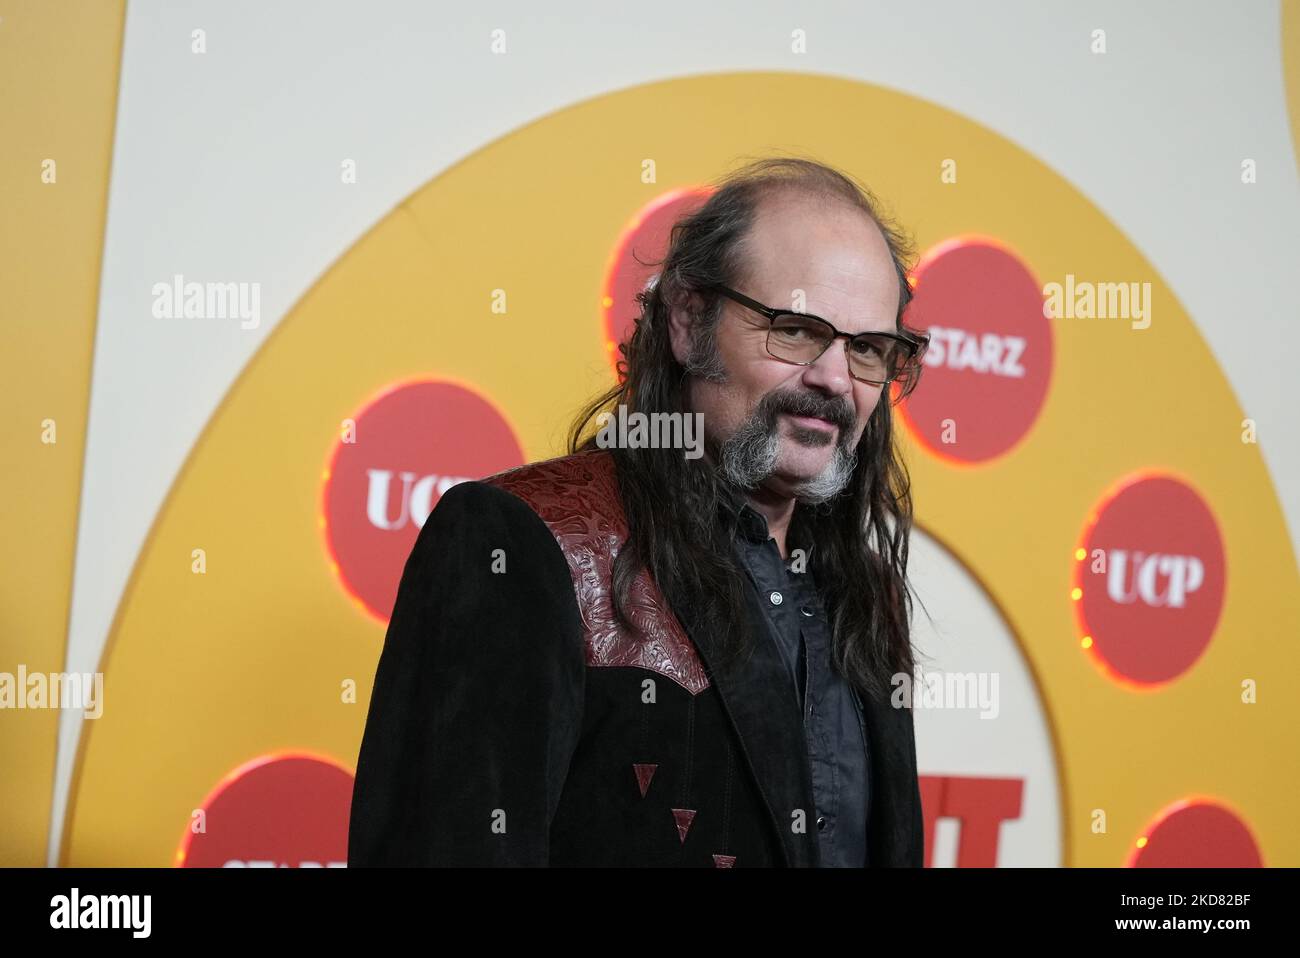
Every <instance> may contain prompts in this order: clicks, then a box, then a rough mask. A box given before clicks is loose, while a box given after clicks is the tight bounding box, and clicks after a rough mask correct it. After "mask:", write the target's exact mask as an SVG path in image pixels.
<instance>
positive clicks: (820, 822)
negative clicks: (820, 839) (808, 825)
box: [817, 815, 826, 832]
mask: <svg viewBox="0 0 1300 958" xmlns="http://www.w3.org/2000/svg"><path fill="white" fill-rule="evenodd" d="M817 831H819V832H824V831H826V816H825V815H818V816H817Z"/></svg>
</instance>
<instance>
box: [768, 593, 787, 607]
mask: <svg viewBox="0 0 1300 958" xmlns="http://www.w3.org/2000/svg"><path fill="white" fill-rule="evenodd" d="M768 598H769V599H771V600H772V604H773V605H780V604H781V603H782V602H784V601H785V599H784V598H783V597H782V595H781V593H780V592H773V593H772V594H771V595H769V596H768Z"/></svg>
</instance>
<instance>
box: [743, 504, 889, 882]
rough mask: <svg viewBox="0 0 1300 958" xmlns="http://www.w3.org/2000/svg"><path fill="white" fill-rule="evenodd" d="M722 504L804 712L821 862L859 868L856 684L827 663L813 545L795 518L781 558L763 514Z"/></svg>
mask: <svg viewBox="0 0 1300 958" xmlns="http://www.w3.org/2000/svg"><path fill="white" fill-rule="evenodd" d="M726 507H727V509H728V511H729V512H730V514H731V518H732V521H733V522H734V523H735V527H736V535H735V539H734V543H735V547H736V553H737V555H738V557H739V558H740V559H741V563H742V565H743V566H744V568H745V570H746V572H747V573H748V576H749V579H750V582H751V583H752V584H753V586H754V588H755V589H757V590H758V595H759V600H760V602H761V603H762V605H763V608H764V609H766V610H767V621H768V623H769V625H770V626H771V629H770V634H771V638H772V641H774V642H775V643H776V644H777V647H778V649H779V650H780V652H781V658H782V659H783V660H784V662H785V664H786V666H787V668H788V669H789V671H790V680H791V682H792V683H793V685H794V689H795V694H796V696H797V698H798V700H799V706H800V708H801V709H802V712H803V718H804V733H805V739H806V741H807V744H808V758H809V763H810V766H811V768H812V782H813V800H814V801H815V802H816V805H817V814H816V819H815V826H813V827H815V828H816V829H817V838H818V844H819V846H820V848H821V864H822V866H823V867H832V868H835V867H838V868H845V867H848V868H860V867H863V866H865V865H866V864H867V862H868V858H867V854H868V849H867V817H868V814H869V808H868V802H869V796H870V784H869V780H868V775H869V770H868V766H869V763H868V757H867V745H866V729H865V728H864V727H863V713H862V706H861V701H860V700H859V698H858V695H857V692H856V690H855V689H854V688H853V687H852V685H851V684H850V683H849V682H848V681H847V680H846V679H844V677H843V676H841V675H840V674H839V673H838V672H837V671H836V670H835V669H834V667H833V666H832V664H831V629H830V624H829V622H828V621H827V617H826V611H825V608H824V606H823V604H822V600H821V596H820V594H819V591H818V587H817V583H816V579H815V577H814V575H813V571H812V570H813V556H812V553H813V545H814V544H813V543H812V542H810V541H808V540H807V539H805V538H801V536H800V529H799V523H798V522H792V523H791V528H790V530H789V532H788V533H787V537H786V541H787V545H788V546H789V552H790V559H788V560H784V561H783V560H782V558H781V553H780V550H779V549H778V548H777V545H776V540H775V539H772V538H771V537H770V536H769V535H768V529H767V520H766V519H764V518H763V516H762V515H761V514H759V513H758V512H757V511H755V510H754V508H753V507H751V506H750V505H749V504H748V503H746V502H744V501H743V500H742V499H741V498H740V497H738V496H733V497H730V498H729V500H728V501H727V502H726ZM797 508H799V507H797V506H796V509H797Z"/></svg>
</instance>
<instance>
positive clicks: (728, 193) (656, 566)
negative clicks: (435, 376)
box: [569, 157, 919, 695]
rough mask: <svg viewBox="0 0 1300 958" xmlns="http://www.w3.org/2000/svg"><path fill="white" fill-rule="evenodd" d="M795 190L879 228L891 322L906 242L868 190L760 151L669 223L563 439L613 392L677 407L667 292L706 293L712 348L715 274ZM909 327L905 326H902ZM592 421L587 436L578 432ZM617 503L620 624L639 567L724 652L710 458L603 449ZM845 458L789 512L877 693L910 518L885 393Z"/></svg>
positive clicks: (682, 397) (738, 633)
mask: <svg viewBox="0 0 1300 958" xmlns="http://www.w3.org/2000/svg"><path fill="white" fill-rule="evenodd" d="M790 189H795V190H801V191H803V192H804V193H805V194H811V195H813V196H815V197H818V198H830V199H833V200H839V201H844V202H847V203H849V204H851V205H853V206H855V207H857V208H858V209H860V210H862V211H863V212H864V213H865V214H866V215H867V216H869V217H870V218H871V220H872V221H873V222H875V223H876V225H877V226H879V227H880V230H881V232H882V233H883V234H884V237H885V240H886V243H887V244H888V246H889V250H890V254H891V256H892V257H893V260H894V266H895V269H896V271H897V274H898V291H899V306H898V317H897V328H898V329H899V330H903V329H904V326H903V311H904V309H905V308H906V306H907V304H908V302H909V301H910V300H911V297H912V294H911V288H910V286H909V285H908V279H907V272H908V263H909V260H910V259H911V258H912V256H913V255H914V250H913V247H912V245H911V242H910V241H909V240H908V238H907V237H906V235H905V234H904V233H903V232H902V231H901V230H900V229H899V228H898V227H897V226H896V225H894V224H893V223H892V222H891V221H890V220H889V219H888V218H887V217H886V216H885V215H884V214H883V212H882V210H881V206H880V204H879V203H878V201H877V200H876V198H875V197H874V196H873V195H872V194H871V193H870V191H869V190H867V189H866V188H865V187H864V186H862V185H860V184H859V183H858V182H857V181H856V180H853V179H852V178H850V177H849V176H848V175H846V174H844V173H841V172H839V171H837V170H835V169H832V168H831V167H828V166H825V165H824V164H821V163H819V162H816V161H814V160H811V159H805V158H800V157H770V158H765V159H761V160H758V161H755V162H751V163H749V164H747V165H746V166H744V167H742V168H741V169H739V170H738V171H736V172H734V173H732V174H730V175H729V176H727V177H725V178H724V179H723V180H721V181H720V182H719V183H718V184H716V186H715V189H714V191H713V193H712V195H711V196H710V197H709V199H708V201H707V202H705V203H704V205H703V206H701V207H700V208H699V209H698V210H696V211H695V212H694V213H691V214H690V215H688V216H685V217H683V218H682V219H681V220H679V221H678V222H677V223H676V224H675V225H674V227H673V229H672V232H671V234H670V240H669V247H668V252H667V255H666V256H665V258H664V259H663V260H662V261H661V263H659V264H647V265H659V266H661V270H660V273H659V277H658V279H657V280H656V281H655V282H654V283H653V284H651V286H650V287H649V288H648V289H646V290H645V291H643V292H642V293H641V294H639V295H638V297H637V301H638V303H639V305H640V307H641V315H640V317H639V318H638V319H637V320H636V325H635V328H634V330H633V332H632V334H631V336H630V337H629V339H628V341H627V342H624V343H622V344H620V345H619V352H620V353H621V355H622V358H621V359H620V360H619V361H618V372H619V376H620V380H621V381H620V382H619V384H618V385H616V386H614V387H613V388H611V389H609V390H608V391H606V392H605V393H604V394H602V395H601V396H599V397H598V398H596V399H594V400H593V401H592V402H590V403H588V404H587V405H586V406H585V407H584V408H583V409H582V410H581V411H580V412H579V414H578V416H577V418H576V419H575V420H574V423H573V426H572V429H571V432H570V436H569V451H570V452H579V451H583V450H588V449H595V448H597V443H596V437H595V434H594V431H593V425H594V421H595V420H596V418H597V417H598V416H599V415H600V413H601V412H604V411H607V410H610V409H611V408H612V409H617V406H618V405H619V404H625V405H626V407H627V411H628V412H629V413H633V412H642V413H645V414H647V415H648V414H650V413H682V414H686V413H689V412H691V410H690V409H689V408H688V395H689V394H688V391H687V378H688V373H687V371H686V370H685V369H684V368H683V367H682V365H681V364H679V363H678V362H677V360H676V358H675V357H674V355H673V351H672V343H671V340H670V337H669V322H668V319H669V314H670V309H671V307H672V306H673V305H674V304H682V303H685V302H687V301H688V300H689V297H690V294H691V293H696V294H698V295H699V297H700V300H702V301H703V303H704V304H705V306H704V308H703V309H702V311H700V312H699V313H697V314H695V315H694V316H693V317H692V320H693V327H692V331H693V335H695V336H696V337H698V339H697V340H696V342H697V344H698V343H704V344H705V347H706V348H705V350H704V351H705V352H706V353H710V351H711V350H713V349H714V348H715V343H716V340H715V338H714V337H715V336H716V327H717V323H718V319H719V317H720V315H721V310H722V303H721V299H720V297H719V296H718V294H716V293H712V292H710V287H711V286H713V285H714V284H723V285H736V284H737V282H738V281H740V279H741V277H742V276H743V273H744V268H745V262H746V248H745V241H746V238H747V236H748V235H749V232H750V229H751V227H752V225H753V223H754V219H755V213H756V210H757V208H758V204H759V202H760V201H761V200H762V199H763V198H764V197H765V196H768V195H769V194H771V193H773V192H776V191H779V190H790ZM909 332H911V331H910V330H909ZM918 376H919V368H918V369H917V370H915V371H914V373H913V375H912V376H910V377H909V378H908V379H907V381H906V382H903V383H901V388H900V389H899V391H898V393H897V395H896V396H895V399H894V401H895V402H896V401H897V400H898V399H901V398H902V397H903V396H905V395H906V394H907V393H909V392H910V391H911V390H912V388H914V387H915V385H916V381H917V377H918ZM589 432H591V433H592V434H591V435H587V434H588V433H589ZM610 451H611V452H612V454H613V456H614V461H615V466H616V469H617V473H618V480H619V487H620V497H621V499H622V503H623V506H624V510H625V512H626V514H627V521H628V527H629V538H628V541H627V543H626V544H625V545H624V546H623V548H622V550H621V551H620V552H619V555H618V557H617V559H616V560H615V562H614V569H613V583H612V585H613V598H614V609H615V614H616V616H617V618H618V620H619V622H620V623H621V624H622V625H623V626H624V627H625V628H627V629H628V630H629V631H631V632H632V633H633V634H636V632H637V630H636V628H635V627H634V626H633V625H632V615H631V614H630V612H631V610H630V609H629V606H628V595H629V592H628V590H629V587H630V585H631V583H632V581H633V579H634V578H635V576H636V575H637V574H638V572H639V571H640V570H641V569H642V568H648V569H649V570H650V573H651V575H653V577H654V579H655V582H656V583H657V584H658V585H659V588H660V589H661V590H662V591H663V593H664V595H665V596H666V597H667V598H668V600H669V602H670V603H671V604H673V605H674V606H675V607H678V608H681V607H682V606H681V604H682V603H688V604H689V607H690V608H692V609H694V610H697V614H698V615H700V616H701V618H702V623H703V627H704V628H706V629H708V630H709V631H710V634H711V635H713V636H715V637H717V643H718V651H719V652H720V653H721V654H722V655H723V656H728V655H733V654H739V653H741V652H742V651H743V650H744V649H745V646H746V643H747V638H748V637H747V634H746V630H745V628H744V625H743V624H744V623H745V621H746V618H745V614H744V609H745V598H744V592H743V589H744V583H745V576H744V574H743V571H742V570H741V569H740V567H739V565H738V563H737V559H736V557H735V555H734V554H733V552H732V548H731V544H730V543H731V535H732V532H733V529H732V528H731V527H730V526H729V525H728V524H727V522H726V520H725V515H726V511H725V510H722V511H721V512H720V509H719V506H720V505H721V502H722V499H721V497H722V496H724V495H726V491H725V489H724V487H723V485H722V480H721V479H720V478H719V476H718V474H717V472H716V471H715V469H714V467H713V466H711V465H709V464H708V463H707V462H706V460H705V459H703V458H699V459H694V460H692V459H687V458H686V457H685V456H684V455H682V454H681V452H680V450H678V451H676V452H675V453H673V452H667V451H664V450H660V449H630V448H622V447H617V448H613V449H611V450H610ZM856 452H857V465H856V467H855V469H854V471H853V474H852V477H851V479H850V480H849V483H848V485H847V486H846V487H845V489H844V490H843V492H841V493H840V494H839V495H838V496H836V497H835V498H833V499H831V500H830V501H828V502H825V503H822V504H820V505H817V506H805V505H802V504H800V505H799V506H797V507H796V509H795V514H794V518H793V519H792V523H805V524H806V525H803V526H802V527H801V532H802V533H803V534H804V535H807V536H809V537H810V538H811V541H813V542H815V544H816V548H815V549H814V550H813V552H812V556H811V562H812V563H815V566H816V568H815V570H814V573H815V576H816V579H817V582H818V585H819V587H820V588H821V589H822V592H823V595H824V597H825V600H826V607H827V613H828V616H829V618H830V623H831V628H832V633H833V637H834V638H833V653H832V655H833V659H834V664H835V667H836V668H837V670H838V671H839V672H840V674H841V675H844V676H845V677H846V678H848V679H849V680H850V681H852V682H854V683H855V684H856V685H857V686H858V687H859V688H862V689H865V690H869V691H870V692H872V693H873V694H876V695H884V694H887V689H888V686H889V677H890V676H892V675H894V674H897V673H900V672H902V673H906V674H907V675H909V676H911V675H912V674H913V671H914V657H913V649H912V644H911V641H910V621H911V611H912V600H911V595H910V594H909V591H908V587H907V552H908V536H909V534H910V532H911V526H912V502H911V496H910V481H909V479H908V474H907V469H906V467H905V465H904V464H903V461H902V459H901V456H900V453H899V450H898V449H897V447H896V445H895V437H894V425H893V416H892V410H891V401H890V397H889V394H888V392H886V393H885V394H884V395H882V397H881V401H880V402H879V403H877V405H876V408H875V411H874V412H873V413H872V415H871V418H870V420H869V421H868V423H867V426H866V428H865V429H864V430H863V433H862V438H861V440H860V441H859V443H858V446H857V450H856Z"/></svg>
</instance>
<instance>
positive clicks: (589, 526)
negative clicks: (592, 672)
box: [481, 449, 709, 695]
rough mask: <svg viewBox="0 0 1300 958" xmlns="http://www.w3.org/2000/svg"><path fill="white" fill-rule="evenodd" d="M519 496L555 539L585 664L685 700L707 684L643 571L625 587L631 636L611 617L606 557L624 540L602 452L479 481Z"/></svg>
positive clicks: (613, 480) (623, 521)
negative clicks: (634, 631)
mask: <svg viewBox="0 0 1300 958" xmlns="http://www.w3.org/2000/svg"><path fill="white" fill-rule="evenodd" d="M481 481H482V482H483V483H485V484H487V485H491V486H496V487H497V488H499V489H503V490H505V491H506V492H509V493H511V494H512V495H514V496H516V497H518V498H519V499H522V500H523V501H524V502H525V503H527V504H528V506H529V507H530V508H531V509H532V510H533V511H534V512H536V513H537V514H538V515H539V516H540V517H541V519H542V521H543V522H545V523H546V525H547V526H548V527H549V528H550V530H551V533H552V534H553V535H554V536H555V540H556V542H558V543H559V545H560V550H561V551H562V552H563V553H564V558H565V560H566V561H567V562H568V563H569V573H570V575H572V577H573V588H574V592H575V594H576V596H577V600H578V612H579V614H580V615H581V617H582V628H583V638H584V640H585V644H586V650H587V665H588V667H595V668H600V667H618V666H635V667H638V668H643V669H650V670H652V671H654V672H658V673H660V674H662V675H665V676H667V677H668V678H670V679H672V680H673V681H674V682H676V683H677V684H678V685H680V686H682V688H684V689H686V690H687V691H688V692H690V693H691V694H692V695H698V694H699V693H700V692H703V691H704V690H705V689H707V688H708V687H709V679H708V676H707V674H706V673H705V670H704V665H703V663H702V662H701V660H700V657H699V653H698V652H697V651H696V649H695V645H694V643H692V642H691V640H690V638H689V637H688V636H687V634H686V631H685V629H683V628H682V625H681V623H680V622H679V621H678V620H677V617H676V616H675V615H673V613H672V610H671V609H670V608H669V607H668V603H667V601H666V600H665V598H664V595H663V593H662V592H661V591H660V590H659V586H658V585H657V584H656V583H655V581H654V579H652V578H651V576H650V574H649V573H648V572H647V571H645V570H644V569H643V570H642V571H641V573H640V575H638V576H637V578H636V580H635V581H634V583H633V585H632V602H631V607H632V615H631V618H632V621H633V623H634V624H635V625H636V626H637V627H638V628H639V629H640V630H641V632H642V636H641V637H635V636H633V635H631V634H629V633H628V632H627V630H626V629H624V628H623V627H622V626H620V625H619V624H618V621H617V620H616V619H615V618H614V601H613V595H612V593H611V577H612V572H613V567H614V559H615V557H616V556H617V555H618V550H619V549H620V548H622V545H623V543H624V542H625V541H626V540H627V532H628V530H627V518H626V514H625V513H624V511H623V503H622V500H620V499H619V496H618V474H617V471H616V470H615V466H614V457H613V455H612V454H611V453H610V452H609V451H608V450H604V449H597V450H591V451H587V452H579V453H574V454H573V455H568V456H561V457H560V458H558V459H548V460H546V461H544V462H535V463H530V464H528V465H525V466H519V467H518V468H515V469H510V470H508V471H506V472H501V473H497V474H496V475H494V476H488V477H487V478H486V479H483V480H481Z"/></svg>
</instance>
